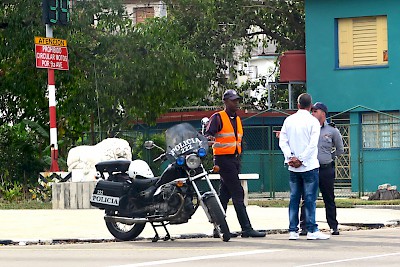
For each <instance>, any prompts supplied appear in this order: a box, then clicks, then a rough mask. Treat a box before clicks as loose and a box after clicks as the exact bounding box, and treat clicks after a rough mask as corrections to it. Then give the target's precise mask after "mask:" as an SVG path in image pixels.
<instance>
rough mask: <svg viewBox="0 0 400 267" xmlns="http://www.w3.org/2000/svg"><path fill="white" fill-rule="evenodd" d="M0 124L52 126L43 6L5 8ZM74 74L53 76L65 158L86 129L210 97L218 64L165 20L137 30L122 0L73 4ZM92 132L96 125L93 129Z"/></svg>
mask: <svg viewBox="0 0 400 267" xmlns="http://www.w3.org/2000/svg"><path fill="white" fill-rule="evenodd" d="M0 9H1V11H0V39H1V45H2V47H1V49H0V55H1V57H0V100H1V101H0V111H1V115H0V125H3V124H18V123H19V122H21V121H22V120H23V119H27V120H31V121H34V122H36V123H38V124H39V125H42V126H45V127H46V128H47V129H48V126H49V125H48V121H49V114H48V100H47V98H46V86H47V84H46V83H47V72H46V70H44V69H36V68H35V65H34V62H35V58H34V57H35V54H34V44H33V38H34V36H45V27H44V25H43V23H42V22H41V16H42V14H41V1H40V0H34V1H28V2H24V1H17V0H8V1H3V2H2V3H1V4H0ZM53 30H54V37H55V38H61V39H67V42H68V51H69V63H70V64H69V65H70V70H69V71H56V75H55V76H56V99H57V125H58V140H63V141H64V144H63V145H62V146H60V144H59V152H60V156H61V157H62V156H64V157H65V156H66V153H67V151H68V148H69V147H70V146H71V145H73V144H74V143H75V142H77V141H78V140H79V139H80V137H81V135H82V132H84V131H89V130H90V128H91V125H93V124H94V123H96V124H97V127H96V128H97V130H103V131H108V132H115V131H118V130H119V129H126V128H127V127H130V126H129V125H130V123H131V121H132V120H133V119H136V118H141V119H142V120H143V121H144V122H147V123H154V122H155V120H156V118H157V117H158V116H159V115H161V114H162V113H164V112H166V111H167V110H168V109H169V108H171V107H174V106H176V105H177V103H179V102H186V101H189V102H190V101H193V100H194V99H196V98H199V97H202V96H203V95H204V94H206V92H207V88H208V85H209V83H210V80H211V79H212V71H213V69H214V63H213V62H212V61H210V60H208V59H206V58H203V57H201V56H200V55H199V54H198V53H196V52H193V51H191V50H190V49H189V48H188V47H187V46H186V45H185V44H184V43H182V42H179V41H178V39H179V38H177V36H178V35H180V32H181V31H182V30H183V28H182V27H181V26H180V25H178V24H177V23H175V22H171V21H169V20H167V19H154V20H153V21H149V22H148V23H146V24H141V25H137V26H135V27H134V26H133V25H132V20H131V19H130V18H129V16H128V14H127V13H126V10H125V9H124V7H123V5H122V1H121V0H100V1H76V2H74V5H73V7H72V11H71V22H70V24H69V25H67V26H58V25H57V26H54V27H53ZM93 128H94V127H93Z"/></svg>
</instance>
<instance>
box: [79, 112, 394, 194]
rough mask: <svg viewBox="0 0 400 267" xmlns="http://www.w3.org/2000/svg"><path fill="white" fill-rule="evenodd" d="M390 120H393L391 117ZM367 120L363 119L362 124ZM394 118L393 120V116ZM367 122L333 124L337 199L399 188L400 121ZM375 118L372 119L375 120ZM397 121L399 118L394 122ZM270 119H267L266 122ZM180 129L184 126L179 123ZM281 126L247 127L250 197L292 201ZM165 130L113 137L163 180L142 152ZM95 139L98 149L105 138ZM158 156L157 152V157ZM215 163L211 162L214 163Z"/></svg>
mask: <svg viewBox="0 0 400 267" xmlns="http://www.w3.org/2000/svg"><path fill="white" fill-rule="evenodd" d="M389 115H390V114H389ZM362 116H363V115H362V114H361V113H360V114H359V117H360V118H362ZM391 116H392V117H393V115H391ZM366 118H367V119H368V120H367V119H365V120H364V121H363V120H362V119H360V120H359V121H358V122H357V121H356V122H355V123H350V114H349V112H347V113H341V114H339V115H334V116H333V117H332V118H330V120H332V121H334V122H335V123H336V127H337V128H338V129H339V131H340V132H341V134H342V137H343V143H344V148H345V153H344V154H343V155H341V156H340V157H339V158H337V159H336V161H335V163H336V180H335V193H336V195H337V196H339V197H340V196H343V197H348V196H362V195H364V194H367V193H371V192H374V191H375V190H376V187H377V184H383V183H391V184H394V185H396V182H398V184H397V185H400V164H399V162H400V153H399V152H400V126H399V122H398V120H397V121H396V120H393V119H392V120H390V121H389V122H387V121H385V119H381V118H379V116H378V120H377V121H376V122H374V121H372V119H374V118H375V117H374V116H372V117H371V116H369V117H368V116H366ZM371 118H372V119H371ZM395 118H396V117H395ZM264 119H265V118H264ZM177 123H179V122H177ZM280 128H281V125H260V126H253V125H246V122H245V123H244V133H245V134H244V138H243V148H244V149H243V151H244V152H243V156H242V170H241V172H242V173H258V174H259V175H260V179H259V180H250V181H248V188H249V192H252V193H253V195H254V194H255V195H258V196H260V197H268V198H280V197H287V196H288V195H289V193H288V192H289V184H288V179H289V172H288V170H287V167H286V166H284V164H283V155H282V152H281V150H280V148H279V139H278V138H277V137H276V135H275V131H279V130H280ZM165 130H166V129H163V128H142V129H141V130H136V131H120V132H118V133H116V134H115V135H114V136H113V137H118V138H123V139H125V140H127V141H128V142H129V143H130V145H131V147H132V151H133V152H134V155H139V154H140V155H141V157H142V159H144V160H146V161H147V162H149V163H151V164H152V168H154V167H156V168H157V169H158V171H157V172H155V173H156V174H160V172H161V171H162V169H163V168H164V167H165V165H164V166H154V163H152V159H153V158H154V157H155V155H156V154H154V153H153V154H152V152H149V151H146V150H144V149H143V142H144V140H147V139H153V138H154V137H155V136H156V135H157V136H158V138H160V136H162V134H163V133H164V131H165ZM101 136H102V137H103V138H104V137H105V136H107V135H106V134H105V133H102V134H101V135H100V134H99V133H94V139H95V140H96V143H97V142H99V141H100V137H101ZM82 140H83V143H84V144H90V143H91V140H93V136H92V135H90V134H85V135H84V136H83V137H82ZM156 153H158V152H156ZM209 161H210V160H209Z"/></svg>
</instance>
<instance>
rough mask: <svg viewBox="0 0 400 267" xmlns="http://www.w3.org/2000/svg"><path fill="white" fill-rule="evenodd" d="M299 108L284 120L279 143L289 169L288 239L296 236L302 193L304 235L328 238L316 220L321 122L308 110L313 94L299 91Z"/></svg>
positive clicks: (312, 238) (293, 238)
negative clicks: (303, 201) (304, 214)
mask: <svg viewBox="0 0 400 267" xmlns="http://www.w3.org/2000/svg"><path fill="white" fill-rule="evenodd" d="M297 107H298V111H297V112H296V113H295V114H293V115H290V116H289V117H287V118H286V119H285V121H284V123H283V126H282V129H281V132H280V137H279V147H280V148H281V150H282V152H283V155H284V157H285V161H284V162H285V164H288V165H289V167H288V169H289V172H290V179H289V185H290V203H289V239H290V240H296V239H298V238H299V233H298V230H299V227H298V225H299V205H300V200H301V196H302V194H303V197H304V200H305V210H306V227H307V232H308V234H307V239H309V240H315V239H328V238H329V237H330V236H329V235H326V234H323V233H321V232H320V231H319V230H318V225H317V224H316V223H315V211H316V200H317V192H318V168H319V162H318V158H317V156H318V140H319V134H320V129H321V127H320V124H319V122H318V120H317V119H316V118H315V117H313V116H312V115H311V114H310V110H311V107H312V98H311V96H310V95H309V94H306V93H304V94H301V95H299V97H298V98H297Z"/></svg>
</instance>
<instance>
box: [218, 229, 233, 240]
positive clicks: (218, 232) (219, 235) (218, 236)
mask: <svg viewBox="0 0 400 267" xmlns="http://www.w3.org/2000/svg"><path fill="white" fill-rule="evenodd" d="M238 236H239V234H238V233H237V232H233V233H231V237H238ZM213 237H214V238H220V235H219V232H218V230H217V229H214V231H213Z"/></svg>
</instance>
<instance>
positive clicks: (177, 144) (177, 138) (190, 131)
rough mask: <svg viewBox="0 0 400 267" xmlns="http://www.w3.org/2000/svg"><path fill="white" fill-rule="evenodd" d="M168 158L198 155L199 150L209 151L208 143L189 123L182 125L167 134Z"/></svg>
mask: <svg viewBox="0 0 400 267" xmlns="http://www.w3.org/2000/svg"><path fill="white" fill-rule="evenodd" d="M165 135H166V138H165V139H166V142H167V150H166V151H167V156H168V157H172V158H174V159H176V158H178V157H179V156H182V155H187V154H191V153H196V152H197V150H198V149H199V148H204V149H205V150H206V151H207V150H208V141H207V138H206V137H204V136H203V135H202V134H201V133H199V132H197V131H196V129H195V128H194V127H193V126H192V125H190V124H189V123H181V124H178V125H175V126H173V127H171V128H169V129H168V130H167V131H166V132H165Z"/></svg>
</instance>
